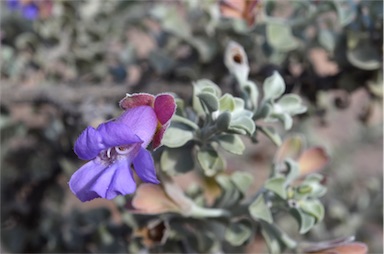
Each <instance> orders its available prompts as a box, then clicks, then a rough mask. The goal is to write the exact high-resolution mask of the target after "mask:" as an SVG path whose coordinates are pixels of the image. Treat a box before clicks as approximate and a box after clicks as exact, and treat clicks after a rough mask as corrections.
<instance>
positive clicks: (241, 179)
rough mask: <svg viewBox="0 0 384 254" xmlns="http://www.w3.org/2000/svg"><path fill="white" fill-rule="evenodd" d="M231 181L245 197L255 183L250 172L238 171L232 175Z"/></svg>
mask: <svg viewBox="0 0 384 254" xmlns="http://www.w3.org/2000/svg"><path fill="white" fill-rule="evenodd" d="M231 179H232V182H233V183H234V184H235V185H236V187H237V188H238V189H239V190H240V191H241V192H242V193H243V194H244V195H245V194H246V192H247V190H248V189H249V187H250V186H251V185H252V183H253V176H252V175H251V174H250V173H248V172H240V171H236V172H235V173H233V174H232V175H231Z"/></svg>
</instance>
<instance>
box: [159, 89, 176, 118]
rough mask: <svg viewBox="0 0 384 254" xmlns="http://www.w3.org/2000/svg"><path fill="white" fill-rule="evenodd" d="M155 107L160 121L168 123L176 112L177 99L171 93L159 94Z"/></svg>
mask: <svg viewBox="0 0 384 254" xmlns="http://www.w3.org/2000/svg"><path fill="white" fill-rule="evenodd" d="M154 108H155V112H156V116H157V119H158V120H159V122H160V123H161V124H166V123H167V122H168V121H169V120H170V119H171V118H172V116H173V114H174V113H175V110H176V103H175V99H174V98H173V96H172V95H170V94H159V95H158V96H156V99H155V104H154Z"/></svg>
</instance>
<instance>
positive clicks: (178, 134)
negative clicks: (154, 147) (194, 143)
mask: <svg viewBox="0 0 384 254" xmlns="http://www.w3.org/2000/svg"><path fill="white" fill-rule="evenodd" d="M193 137H194V134H193V132H192V131H190V130H185V129H181V128H178V127H175V126H172V125H171V126H170V127H169V128H168V129H167V130H166V132H165V133H164V136H163V139H162V140H161V142H162V144H163V145H165V146H168V147H170V148H176V147H181V146H183V145H185V144H186V143H187V142H188V141H190V140H192V139H193Z"/></svg>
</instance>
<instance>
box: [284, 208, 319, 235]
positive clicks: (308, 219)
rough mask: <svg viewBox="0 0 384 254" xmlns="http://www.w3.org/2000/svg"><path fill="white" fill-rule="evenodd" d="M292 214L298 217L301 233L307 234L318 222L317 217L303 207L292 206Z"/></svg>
mask: <svg viewBox="0 0 384 254" xmlns="http://www.w3.org/2000/svg"><path fill="white" fill-rule="evenodd" d="M290 211H291V214H292V215H293V216H294V217H295V218H296V220H297V222H298V223H299V233H300V234H305V233H307V232H308V231H309V230H310V229H311V228H312V227H313V226H314V225H315V222H316V219H315V217H313V216H311V215H309V214H307V213H305V212H304V211H302V210H301V209H297V208H292V209H291V210H290Z"/></svg>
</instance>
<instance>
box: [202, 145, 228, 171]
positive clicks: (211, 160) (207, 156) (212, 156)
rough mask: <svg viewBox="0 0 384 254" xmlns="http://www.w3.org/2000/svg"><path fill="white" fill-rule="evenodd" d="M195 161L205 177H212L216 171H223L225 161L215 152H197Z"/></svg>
mask: <svg viewBox="0 0 384 254" xmlns="http://www.w3.org/2000/svg"><path fill="white" fill-rule="evenodd" d="M197 161H198V162H199V164H200V166H201V167H202V169H203V170H204V173H205V174H206V175H207V176H213V175H215V174H216V173H217V172H218V171H221V170H224V168H225V161H224V160H223V159H222V158H221V157H220V156H219V154H218V153H217V152H216V151H215V150H211V149H210V150H200V151H198V152H197Z"/></svg>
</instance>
